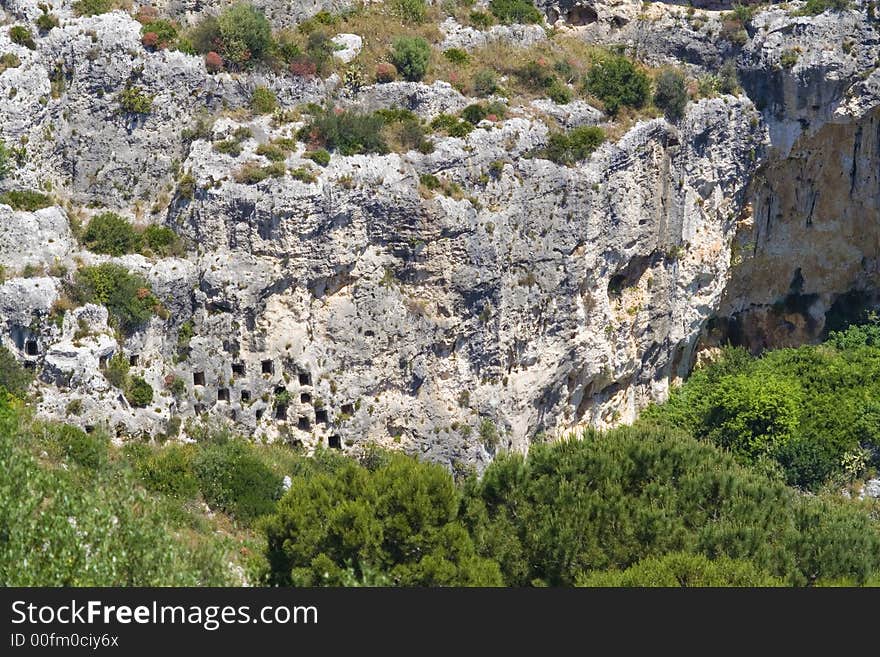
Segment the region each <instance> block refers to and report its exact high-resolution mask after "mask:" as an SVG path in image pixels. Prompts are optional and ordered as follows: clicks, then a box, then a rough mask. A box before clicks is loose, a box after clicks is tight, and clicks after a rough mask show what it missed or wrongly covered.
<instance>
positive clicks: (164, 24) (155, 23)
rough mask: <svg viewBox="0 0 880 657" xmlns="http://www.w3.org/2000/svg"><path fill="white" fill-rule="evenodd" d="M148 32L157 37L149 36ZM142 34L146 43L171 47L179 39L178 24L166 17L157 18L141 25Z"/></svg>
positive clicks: (158, 46) (152, 45)
mask: <svg viewBox="0 0 880 657" xmlns="http://www.w3.org/2000/svg"><path fill="white" fill-rule="evenodd" d="M148 34H153V35H155V37H150V38H149V39H148V38H147V35H148ZM141 35H142V36H143V38H144V45H148V46H150V47H155V48H160V49H162V48H170V47H171V46H173V45H174V43H175V42H176V41H177V26H176V25H175V24H174V23H172V22H171V21H168V20H165V19H156V20H152V21H149V22H148V23H144V24H143V25H141Z"/></svg>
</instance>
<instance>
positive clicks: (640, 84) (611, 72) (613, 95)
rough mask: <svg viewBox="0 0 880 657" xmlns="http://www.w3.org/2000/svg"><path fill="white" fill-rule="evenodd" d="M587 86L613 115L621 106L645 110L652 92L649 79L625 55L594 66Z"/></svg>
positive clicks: (588, 73)
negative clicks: (644, 107)
mask: <svg viewBox="0 0 880 657" xmlns="http://www.w3.org/2000/svg"><path fill="white" fill-rule="evenodd" d="M586 87H587V90H588V91H589V92H590V93H591V94H593V95H594V96H596V98H598V99H599V100H601V101H602V102H603V103H604V104H605V109H606V111H607V112H608V113H609V114H611V115H614V114H617V112H618V110H619V109H620V108H621V107H633V108H640V107H643V106H644V105H645V103H647V102H648V98H649V97H650V93H651V81H650V80H649V79H648V76H647V75H646V74H645V73H644V72H642V71H641V70H639V69H638V68H637V67H636V65H635V64H633V63H632V62H631V61H630V60H629V59H627V58H626V57H624V56H623V55H611V56H609V57H606V58H604V59H602V60H601V61H599V62H597V63H596V64H594V65H593V66H592V67H591V68H590V70H589V71H588V72H587V77H586Z"/></svg>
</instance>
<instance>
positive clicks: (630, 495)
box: [465, 427, 880, 585]
mask: <svg viewBox="0 0 880 657" xmlns="http://www.w3.org/2000/svg"><path fill="white" fill-rule="evenodd" d="M468 491H469V492H468V494H467V497H466V504H465V508H466V512H465V516H466V518H467V519H468V525H469V527H470V528H471V533H472V535H473V536H474V537H475V538H476V539H477V547H478V550H479V551H480V553H481V554H485V555H490V554H491V555H492V556H493V557H494V558H495V559H497V560H498V562H499V563H500V564H501V567H502V570H503V572H504V574H505V579H506V581H507V583H508V584H510V585H525V584H529V583H544V584H549V585H569V584H571V583H573V582H574V581H576V580H577V579H578V578H579V577H580V576H581V575H582V574H583V573H590V572H594V571H603V570H625V569H627V568H629V567H631V566H633V565H634V564H636V563H638V562H639V561H641V560H643V559H646V558H650V557H655V556H661V555H664V554H668V553H670V552H686V553H688V554H702V555H704V556H706V557H708V558H711V559H713V560H715V559H718V558H719V557H727V558H730V559H737V560H746V561H749V562H751V564H753V565H754V567H755V569H756V570H758V571H760V572H762V573H767V574H769V575H771V576H773V577H778V578H780V579H782V580H784V581H785V582H786V583H788V584H793V585H805V584H809V583H811V582H813V581H815V580H816V579H820V578H824V579H835V578H840V577H851V578H853V579H854V580H855V581H857V582H864V581H865V580H866V579H867V578H868V577H869V576H870V575H871V574H872V573H875V572H877V570H878V568H880V531H878V528H877V526H876V525H874V524H873V523H872V521H871V519H870V517H869V516H868V514H867V513H865V512H863V511H862V510H860V509H859V508H857V507H855V506H853V505H852V504H851V503H848V502H846V501H837V500H833V499H824V498H809V497H805V496H803V495H801V494H799V493H797V492H796V491H793V490H791V489H790V488H787V487H786V486H785V485H784V484H782V483H781V482H778V481H773V480H770V479H768V478H767V477H765V476H764V475H761V474H758V473H755V472H753V471H750V470H747V469H745V468H743V467H741V466H739V465H738V464H737V463H736V462H735V460H734V459H733V457H731V456H729V455H726V454H724V453H723V452H721V451H720V450H719V449H718V448H716V447H713V446H711V445H708V444H703V443H699V442H697V441H696V440H694V439H692V438H690V437H688V436H685V435H683V434H678V433H675V432H670V431H664V430H658V429H655V428H650V427H636V428H632V427H626V428H622V429H618V430H615V431H611V432H608V433H606V434H599V433H596V432H593V431H587V432H585V433H584V435H583V437H582V439H580V440H568V441H564V442H561V443H555V444H552V445H546V444H544V445H541V444H538V445H536V444H533V445H532V447H531V448H530V450H529V455H528V458H523V457H522V456H519V455H502V456H501V457H499V458H497V459H496V460H495V461H494V462H493V463H492V464H491V465H490V466H489V467H488V468H487V469H486V470H485V472H484V473H483V476H482V478H481V479H480V480H476V479H473V480H471V481H470V482H469V484H468Z"/></svg>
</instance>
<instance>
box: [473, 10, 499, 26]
mask: <svg viewBox="0 0 880 657" xmlns="http://www.w3.org/2000/svg"><path fill="white" fill-rule="evenodd" d="M468 21H469V22H470V24H471V25H473V26H474V27H475V28H477V29H479V30H487V29H489V28H490V27H492V24H493V23H494V22H495V19H494V17H493V16H492V14H490V13H488V12H485V11H472V12H471V13H470V14H468Z"/></svg>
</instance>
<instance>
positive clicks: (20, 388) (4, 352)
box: [0, 344, 33, 397]
mask: <svg viewBox="0 0 880 657" xmlns="http://www.w3.org/2000/svg"><path fill="white" fill-rule="evenodd" d="M32 379H33V376H32V375H31V373H30V372H29V371H28V370H27V369H25V368H24V367H22V366H21V365H19V364H18V361H17V360H15V356H13V355H12V352H11V351H9V349H7V348H6V347H4V346H3V345H2V344H0V396H2V395H3V390H4V389H5V390H6V391H7V392H10V393H11V394H13V395H15V396H16V397H23V396H24V394H25V393H26V392H27V389H28V386H30V384H31V380H32Z"/></svg>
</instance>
